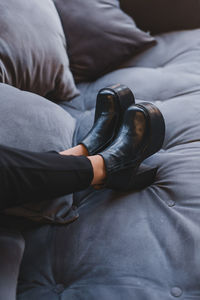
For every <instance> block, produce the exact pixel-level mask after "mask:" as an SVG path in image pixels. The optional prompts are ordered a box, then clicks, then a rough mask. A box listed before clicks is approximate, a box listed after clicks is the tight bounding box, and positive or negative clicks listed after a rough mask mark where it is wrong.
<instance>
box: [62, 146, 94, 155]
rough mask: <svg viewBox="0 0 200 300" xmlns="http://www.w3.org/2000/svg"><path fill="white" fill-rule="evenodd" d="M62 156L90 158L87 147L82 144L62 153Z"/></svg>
mask: <svg viewBox="0 0 200 300" xmlns="http://www.w3.org/2000/svg"><path fill="white" fill-rule="evenodd" d="M60 154H61V155H74V156H82V155H83V156H88V151H87V149H86V147H85V146H84V145H82V144H80V145H77V146H75V147H73V148H70V149H67V150H65V151H62V152H60Z"/></svg>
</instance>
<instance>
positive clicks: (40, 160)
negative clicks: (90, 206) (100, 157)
mask: <svg viewBox="0 0 200 300" xmlns="http://www.w3.org/2000/svg"><path fill="white" fill-rule="evenodd" d="M92 179H93V168H92V165H91V162H90V160H89V159H88V158H86V157H84V156H65V155H60V154H58V153H56V152H42V153H36V152H29V151H22V150H19V149H15V148H10V147H5V146H2V145H0V210H2V209H4V208H8V207H11V206H15V205H19V204H22V203H25V202H29V201H40V200H48V199H49V200H50V199H53V198H56V197H61V196H64V195H66V194H69V193H72V192H75V191H79V190H82V189H85V188H87V187H88V186H89V185H90V184H91V181H92ZM23 250H24V241H23V238H22V237H20V236H18V234H16V233H12V232H7V231H4V230H3V229H0V299H4V300H15V295H16V286H17V277H18V272H19V268H20V263H21V258H22V255H23Z"/></svg>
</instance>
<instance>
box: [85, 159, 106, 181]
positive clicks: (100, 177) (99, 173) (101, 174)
mask: <svg viewBox="0 0 200 300" xmlns="http://www.w3.org/2000/svg"><path fill="white" fill-rule="evenodd" d="M88 159H89V160H90V162H91V164H92V167H93V173H94V177H93V180H92V183H91V185H93V186H94V185H101V184H102V183H103V181H104V180H105V178H106V168H105V163H104V159H103V157H102V156H100V155H94V156H88Z"/></svg>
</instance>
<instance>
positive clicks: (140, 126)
mask: <svg viewBox="0 0 200 300" xmlns="http://www.w3.org/2000/svg"><path fill="white" fill-rule="evenodd" d="M164 136H165V123H164V119H163V116H162V114H161V112H160V111H159V109H158V108H157V107H156V106H155V105H153V104H151V103H141V104H137V105H132V106H130V107H129V108H128V109H127V111H126V113H125V115H124V121H123V124H122V126H121V128H120V130H119V132H118V135H117V137H116V139H115V140H114V142H113V143H112V144H111V145H110V147H108V148H106V149H105V150H104V151H102V152H100V153H99V154H100V155H101V156H102V157H103V159H104V161H105V166H106V171H107V179H106V183H105V185H106V187H108V188H111V189H116V190H122V191H128V190H131V189H141V188H144V187H146V186H147V185H149V184H151V183H152V182H153V181H154V179H155V175H156V169H155V168H154V169H151V168H149V167H147V166H145V165H144V164H143V165H141V167H140V168H139V166H140V164H141V163H142V161H143V160H144V159H145V158H147V157H148V156H150V155H152V154H154V153H155V152H157V151H158V150H160V148H161V147H162V144H163V141H164Z"/></svg>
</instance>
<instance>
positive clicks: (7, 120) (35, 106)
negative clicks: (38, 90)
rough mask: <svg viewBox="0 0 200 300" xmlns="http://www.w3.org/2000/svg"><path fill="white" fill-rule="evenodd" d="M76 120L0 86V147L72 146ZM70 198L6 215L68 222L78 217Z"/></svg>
mask: <svg viewBox="0 0 200 300" xmlns="http://www.w3.org/2000/svg"><path fill="white" fill-rule="evenodd" d="M74 129H75V120H74V119H73V118H72V117H71V116H70V115H69V114H68V113H67V112H66V111H64V110H63V109H62V108H61V107H59V106H58V105H57V104H54V103H52V102H50V101H48V100H47V99H45V98H42V97H40V96H38V95H36V94H33V93H29V92H23V91H20V90H18V89H16V88H14V87H11V86H9V85H7V84H2V83H0V144H3V145H6V146H11V147H16V148H19V149H24V150H30V151H38V152H40V151H51V150H54V151H61V150H64V149H67V148H70V147H71V144H72V137H73V133H74ZM72 202H73V198H72V195H67V196H65V197H62V198H59V199H55V200H52V201H44V202H41V203H36V202H35V203H29V204H25V205H22V206H20V207H15V208H9V209H7V210H5V211H4V213H6V214H12V215H16V216H24V217H28V218H30V219H32V220H34V221H42V222H44V221H47V222H54V223H67V222H69V221H71V220H74V219H76V218H77V217H78V214H77V212H76V211H75V210H74V209H73V207H72Z"/></svg>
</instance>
